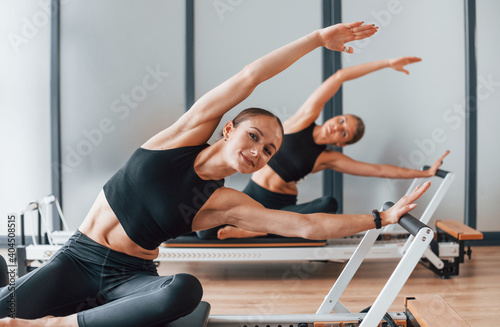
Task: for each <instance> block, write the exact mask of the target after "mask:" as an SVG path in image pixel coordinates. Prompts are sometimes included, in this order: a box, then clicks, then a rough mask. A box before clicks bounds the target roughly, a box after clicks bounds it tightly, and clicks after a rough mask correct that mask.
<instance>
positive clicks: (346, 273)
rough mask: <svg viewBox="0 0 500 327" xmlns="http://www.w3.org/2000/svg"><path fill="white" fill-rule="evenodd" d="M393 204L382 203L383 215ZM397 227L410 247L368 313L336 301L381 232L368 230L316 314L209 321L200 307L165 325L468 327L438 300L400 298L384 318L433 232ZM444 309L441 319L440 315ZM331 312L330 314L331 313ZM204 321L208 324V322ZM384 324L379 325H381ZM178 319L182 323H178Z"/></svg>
mask: <svg viewBox="0 0 500 327" xmlns="http://www.w3.org/2000/svg"><path fill="white" fill-rule="evenodd" d="M392 205H393V203H391V202H386V203H385V204H384V207H383V208H384V210H386V209H388V208H389V207H391V206H392ZM399 224H400V225H401V226H402V227H403V228H404V229H405V230H407V231H408V232H409V233H410V234H411V235H412V236H413V238H412V240H411V244H410V245H409V246H408V249H407V251H406V252H405V254H404V255H403V257H402V258H401V260H400V262H399V264H398V265H397V267H396V268H395V269H394V271H393V273H392V275H391V276H390V278H389V280H388V281H387V283H386V284H385V286H384V288H383V289H382V291H381V292H380V294H379V296H378V297H377V299H376V300H375V302H374V303H373V305H372V306H371V307H369V308H368V310H367V312H364V313H353V312H351V311H349V309H347V307H345V306H344V305H343V304H342V303H341V302H340V301H339V299H340V297H341V295H342V293H343V292H344V291H345V289H346V288H347V286H348V284H349V282H350V281H351V280H352V278H353V276H354V274H355V273H356V271H357V270H358V268H359V266H360V265H361V263H362V262H363V260H364V259H365V258H366V255H367V254H368V252H369V250H370V248H371V247H372V246H373V244H374V243H375V240H376V239H377V237H378V236H379V234H380V230H377V229H372V230H370V231H368V232H367V233H366V234H365V236H364V237H363V240H362V241H361V242H360V244H359V245H358V247H357V248H356V250H355V252H354V254H353V255H352V257H351V258H350V260H349V262H348V263H347V264H346V266H345V267H344V269H343V271H342V273H341V274H340V276H339V278H338V279H337V281H336V282H335V284H334V285H333V287H332V289H331V290H330V292H329V293H328V294H327V295H326V297H325V298H324V301H323V303H322V304H321V306H320V307H319V309H318V311H317V312H316V313H315V314H295V315H293V314H291V315H255V316H248V315H244V316H238V315H213V316H209V310H210V305H209V304H208V303H206V302H202V303H201V304H200V306H199V307H198V308H197V310H195V311H194V312H193V313H192V314H190V315H188V316H186V317H183V318H181V319H180V320H178V321H176V322H173V323H171V324H168V325H167V326H168V327H174V326H175V327H177V326H192V327H205V326H208V327H342V326H352V327H354V326H356V327H358V326H359V327H378V326H407V327H409V326H412V327H424V326H425V327H437V326H445V325H446V326H450V324H449V322H450V321H453V324H452V325H453V326H457V327H461V326H468V325H467V323H466V322H465V321H463V319H461V317H460V316H459V315H458V314H457V313H456V312H455V311H454V310H453V309H452V308H451V307H450V306H449V305H448V304H447V303H446V302H444V300H443V299H442V298H441V297H439V296H433V297H430V298H428V297H423V298H421V299H419V300H417V299H415V298H406V299H405V307H406V311H405V312H391V313H387V312H386V311H387V310H388V309H389V307H390V306H391V304H392V303H393V301H394V299H395V298H396V296H397V295H398V294H399V292H400V290H401V288H402V287H403V286H404V284H405V283H406V280H407V279H408V278H409V276H410V274H411V273H412V272H413V269H414V268H415V266H416V265H417V263H418V262H419V260H420V258H421V257H422V255H423V254H424V252H425V251H426V249H427V247H428V246H429V244H430V242H431V241H432V239H433V237H434V232H433V231H432V229H431V228H429V227H428V226H427V225H425V224H423V223H422V222H421V221H419V220H418V219H416V218H414V217H413V216H411V215H410V214H406V215H404V216H403V217H402V218H401V220H400V222H399ZM443 310H444V314H443ZM332 311H333V312H334V313H332ZM207 318H208V320H207ZM383 319H384V320H386V323H384V324H382V323H381V321H382V320H383ZM181 320H182V321H181Z"/></svg>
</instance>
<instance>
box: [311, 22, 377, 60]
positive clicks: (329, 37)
mask: <svg viewBox="0 0 500 327" xmlns="http://www.w3.org/2000/svg"><path fill="white" fill-rule="evenodd" d="M363 23H364V22H354V23H343V24H335V25H332V26H329V27H325V28H323V29H321V30H319V38H320V40H321V42H322V44H323V46H324V47H325V48H327V49H330V50H334V51H344V52H347V53H353V52H354V49H353V48H352V47H347V46H344V44H345V43H347V42H351V41H356V40H362V39H364V38H367V37H370V36H372V35H373V34H375V33H376V32H377V30H378V27H377V26H375V25H372V24H369V25H363Z"/></svg>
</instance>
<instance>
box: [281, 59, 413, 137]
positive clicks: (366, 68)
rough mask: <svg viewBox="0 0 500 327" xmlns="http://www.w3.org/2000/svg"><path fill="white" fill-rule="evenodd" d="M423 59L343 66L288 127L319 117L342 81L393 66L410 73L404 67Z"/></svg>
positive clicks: (298, 112)
mask: <svg viewBox="0 0 500 327" xmlns="http://www.w3.org/2000/svg"><path fill="white" fill-rule="evenodd" d="M421 60H422V59H420V58H418V57H401V58H396V59H385V60H379V61H373V62H368V63H365V64H361V65H356V66H352V67H347V68H342V69H339V70H338V71H336V72H335V74H333V75H332V76H330V77H329V78H328V79H327V80H326V81H324V82H323V84H321V85H320V86H319V87H318V88H317V89H316V90H315V91H314V92H313V93H312V94H311V95H310V96H309V98H307V100H306V101H305V102H304V104H303V105H302V106H301V107H300V108H299V110H298V111H297V112H296V113H295V115H293V116H292V117H291V118H289V119H288V120H287V121H286V125H287V127H288V128H289V129H290V130H291V132H293V131H295V130H302V129H304V128H305V127H307V126H309V125H310V124H312V123H313V122H314V121H316V119H318V117H319V115H320V114H321V111H322V110H323V107H324V106H325V104H326V103H327V102H328V100H330V99H331V98H332V97H333V96H334V95H335V93H337V91H338V90H339V88H340V86H341V85H342V83H344V82H346V81H350V80H353V79H356V78H358V77H361V76H364V75H367V74H369V73H373V72H375V71H377V70H380V69H383V68H388V67H390V68H392V69H394V70H396V71H400V72H403V73H405V74H407V75H408V74H409V72H408V70H406V69H405V68H404V67H405V66H406V65H409V64H412V63H415V62H419V61H421Z"/></svg>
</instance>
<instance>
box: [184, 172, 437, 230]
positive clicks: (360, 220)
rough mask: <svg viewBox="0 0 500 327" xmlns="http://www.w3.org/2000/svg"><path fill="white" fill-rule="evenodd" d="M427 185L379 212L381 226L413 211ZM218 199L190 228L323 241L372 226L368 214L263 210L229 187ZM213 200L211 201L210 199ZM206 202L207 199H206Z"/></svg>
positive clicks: (199, 215) (428, 184)
mask: <svg viewBox="0 0 500 327" xmlns="http://www.w3.org/2000/svg"><path fill="white" fill-rule="evenodd" d="M429 187H430V181H428V182H426V183H424V184H423V185H422V187H417V188H416V189H415V190H414V191H413V192H412V193H410V194H408V195H406V196H404V197H402V198H401V199H400V200H399V201H398V202H397V203H396V204H395V205H394V206H392V207H391V208H390V209H388V210H386V211H382V212H380V218H381V219H382V226H386V225H389V224H395V223H397V222H398V221H399V218H401V216H403V215H404V214H405V213H407V212H410V211H411V210H413V209H414V208H415V207H416V206H417V205H416V203H414V202H415V201H416V200H417V199H418V198H420V196H422V194H423V193H424V192H425V191H426V190H427V189H428V188H429ZM219 191H220V193H219V194H218V195H216V193H214V194H213V195H212V197H213V196H216V198H217V199H212V198H211V199H209V201H211V202H212V203H211V204H210V205H209V206H210V207H212V209H209V208H207V209H205V210H203V211H204V212H203V213H201V214H200V213H198V215H197V217H195V220H194V221H193V230H201V229H208V228H211V227H215V226H218V225H222V224H229V225H233V226H237V227H240V228H243V229H245V230H249V231H253V232H262V233H269V234H278V235H282V236H287V237H302V238H306V239H316V240H324V239H331V238H339V237H344V236H349V235H353V234H356V233H359V232H362V231H365V230H369V229H373V228H375V223H374V221H373V216H372V215H371V214H362V215H335V214H327V213H313V214H299V213H295V212H288V211H282V210H272V209H266V208H264V207H263V206H262V205H261V204H259V203H258V202H256V201H254V200H253V199H251V198H250V197H249V196H247V195H246V194H243V193H241V192H238V191H236V190H232V189H219V190H217V191H216V192H219ZM212 200H213V201H212ZM207 204H208V202H207Z"/></svg>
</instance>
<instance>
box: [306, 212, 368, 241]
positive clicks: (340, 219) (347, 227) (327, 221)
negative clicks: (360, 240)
mask: <svg viewBox="0 0 500 327" xmlns="http://www.w3.org/2000/svg"><path fill="white" fill-rule="evenodd" d="M307 216H308V220H310V222H309V224H307V225H306V228H304V230H303V235H301V237H303V238H306V239H313V240H325V239H332V238H340V237H345V236H350V235H354V234H357V233H360V232H363V231H366V230H370V229H373V228H375V222H374V220H373V216H372V215H371V214H364V215H333V214H326V213H313V214H309V215H307Z"/></svg>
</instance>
